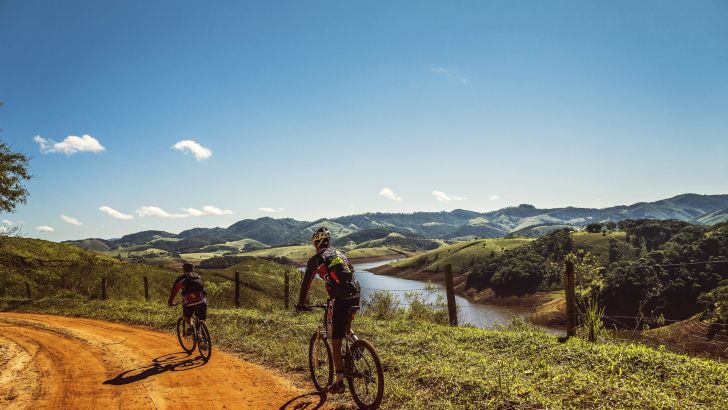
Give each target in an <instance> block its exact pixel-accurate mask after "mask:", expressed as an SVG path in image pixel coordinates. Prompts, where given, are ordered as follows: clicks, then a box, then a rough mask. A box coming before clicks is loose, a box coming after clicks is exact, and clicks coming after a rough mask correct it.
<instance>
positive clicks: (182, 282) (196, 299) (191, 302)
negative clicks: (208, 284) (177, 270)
mask: <svg viewBox="0 0 728 410" xmlns="http://www.w3.org/2000/svg"><path fill="white" fill-rule="evenodd" d="M201 281H202V280H201V279H200V276H199V275H197V274H196V273H193V274H191V275H188V274H184V275H180V276H179V277H178V278H177V279H176V280H175V281H174V284H173V285H172V293H171V295H170V296H169V303H172V301H174V298H175V296H177V292H179V291H180V290H181V291H182V306H196V305H200V304H203V303H207V298H206V297H205V295H206V294H207V292H205V290H204V288H200V285H199V284H198V283H202V282H201Z"/></svg>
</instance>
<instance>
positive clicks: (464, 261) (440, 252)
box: [390, 238, 531, 273]
mask: <svg viewBox="0 0 728 410" xmlns="http://www.w3.org/2000/svg"><path fill="white" fill-rule="evenodd" d="M530 241H531V239H527V238H511V239H504V238H498V239H479V240H473V241H466V242H459V243H455V244H453V245H447V246H443V247H441V248H438V249H435V250H433V251H430V252H427V253H425V254H422V255H418V256H414V257H411V258H407V259H403V260H401V261H397V262H393V263H391V264H390V266H393V267H395V268H400V269H416V270H421V271H430V272H437V271H440V270H441V269H442V268H443V267H444V266H445V265H447V264H450V265H451V266H452V269H453V271H454V272H456V273H462V272H466V271H468V270H469V269H470V268H471V267H472V265H473V264H475V263H478V262H479V261H481V260H483V259H487V258H490V257H491V256H493V255H494V254H498V253H500V252H502V251H503V250H505V249H511V248H515V247H519V246H522V245H524V244H527V243H528V242H530Z"/></svg>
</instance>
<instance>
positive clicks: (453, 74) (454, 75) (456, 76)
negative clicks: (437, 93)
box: [430, 67, 468, 84]
mask: <svg viewBox="0 0 728 410" xmlns="http://www.w3.org/2000/svg"><path fill="white" fill-rule="evenodd" d="M430 71H432V72H433V73H434V74H436V75H441V76H444V77H447V78H449V79H451V80H455V81H458V82H460V83H462V84H467V83H468V78H467V77H465V76H464V75H462V74H460V72H459V71H458V70H455V69H452V68H445V67H432V69H431V70H430Z"/></svg>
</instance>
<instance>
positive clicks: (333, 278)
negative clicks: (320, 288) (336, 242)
mask: <svg viewBox="0 0 728 410" xmlns="http://www.w3.org/2000/svg"><path fill="white" fill-rule="evenodd" d="M315 275H319V276H320V277H321V279H323V280H324V282H325V283H326V292H328V294H329V297H330V298H335V299H346V298H349V297H358V294H359V284H358V283H357V282H356V280H354V266H352V264H351V262H349V258H347V257H346V254H344V252H342V251H340V250H338V249H334V248H321V249H319V251H318V252H317V253H316V255H314V256H313V257H312V258H311V259H309V260H308V263H307V264H306V272H305V274H304V275H303V283H302V284H301V293H300V295H299V298H298V304H299V305H304V304H305V303H306V299H307V297H308V291H309V289H310V288H311V283H313V278H314V276H315Z"/></svg>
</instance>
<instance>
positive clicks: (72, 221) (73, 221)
mask: <svg viewBox="0 0 728 410" xmlns="http://www.w3.org/2000/svg"><path fill="white" fill-rule="evenodd" d="M61 219H62V220H63V221H64V222H68V223H69V224H71V225H76V226H81V225H83V224H82V223H81V222H80V221H79V220H78V219H76V218H71V217H70V216H66V215H63V214H61Z"/></svg>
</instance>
